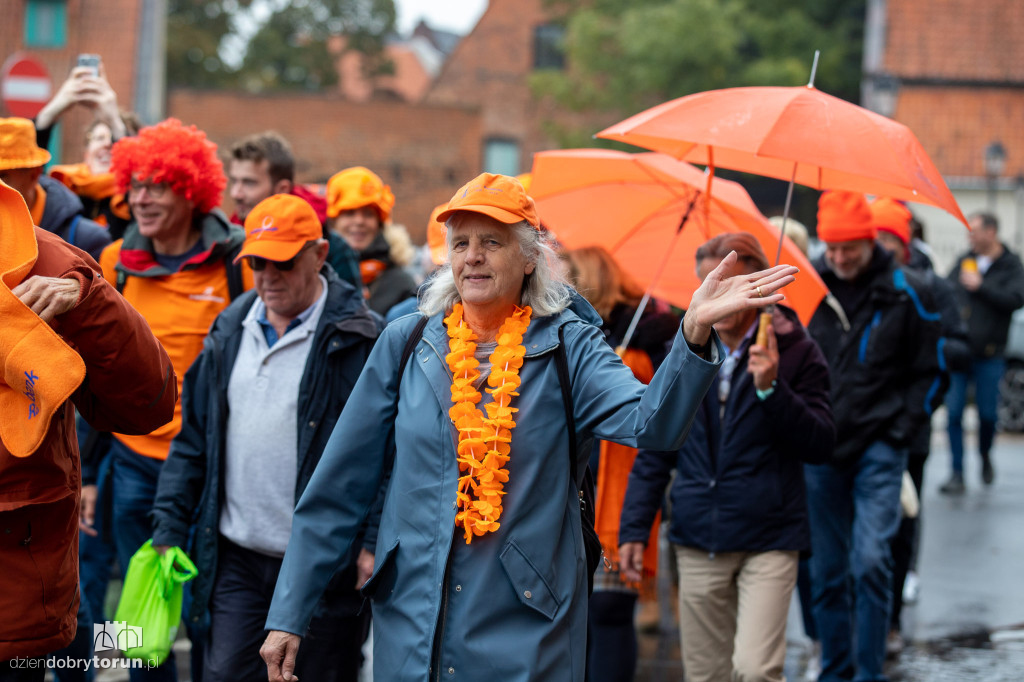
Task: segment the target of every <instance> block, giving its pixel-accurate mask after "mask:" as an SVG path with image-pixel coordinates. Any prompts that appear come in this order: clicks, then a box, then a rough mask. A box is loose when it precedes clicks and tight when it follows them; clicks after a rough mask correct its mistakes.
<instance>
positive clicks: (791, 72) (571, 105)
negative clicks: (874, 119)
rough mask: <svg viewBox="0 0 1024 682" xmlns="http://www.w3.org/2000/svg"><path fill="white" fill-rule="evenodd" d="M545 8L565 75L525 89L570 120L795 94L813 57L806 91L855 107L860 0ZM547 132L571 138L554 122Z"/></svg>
mask: <svg viewBox="0 0 1024 682" xmlns="http://www.w3.org/2000/svg"><path fill="white" fill-rule="evenodd" d="M548 8H549V11H550V12H551V13H552V14H553V15H554V16H556V17H560V18H561V19H560V21H561V22H562V23H563V25H564V26H565V34H564V36H565V37H564V42H563V47H564V50H565V53H566V62H567V68H566V69H565V70H561V71H537V72H535V73H534V74H533V75H532V76H531V86H532V87H533V90H534V92H535V93H536V94H537V95H538V96H540V97H545V98H552V99H553V100H554V101H555V102H556V103H557V104H558V105H559V106H560V107H564V108H568V109H570V110H572V111H591V112H608V114H609V115H610V116H611V115H616V116H619V117H625V116H627V115H629V114H633V113H636V112H638V111H641V110H643V109H645V108H648V107H651V106H654V105H655V104H658V103H660V102H664V101H666V100H669V99H673V98H675V97H681V96H683V95H688V94H691V93H694V92H701V91H704V90H712V89H716V88H725V87H735V86H745V85H800V84H803V83H806V82H807V79H808V76H809V74H810V67H811V62H812V58H813V55H814V51H815V50H816V49H820V50H821V51H822V56H821V61H820V63H819V66H818V73H817V78H816V81H815V84H816V85H817V86H818V87H819V88H821V89H822V90H825V91H827V92H829V93H831V94H834V95H837V96H839V97H843V98H845V99H849V100H851V101H858V99H859V89H860V65H861V52H862V43H863V23H864V11H865V0H833V2H820V1H819V0H548ZM611 117H612V118H613V119H614V116H611ZM549 131H553V132H555V133H556V134H559V135H560V136H561V140H562V141H563V142H564V141H570V140H571V141H574V142H575V141H578V140H579V139H580V137H579V131H575V130H572V129H567V128H564V127H563V128H559V127H558V125H557V124H556V123H551V124H549ZM592 132H593V131H592V130H590V131H588V134H589V133H592Z"/></svg>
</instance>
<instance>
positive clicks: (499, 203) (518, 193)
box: [437, 173, 540, 229]
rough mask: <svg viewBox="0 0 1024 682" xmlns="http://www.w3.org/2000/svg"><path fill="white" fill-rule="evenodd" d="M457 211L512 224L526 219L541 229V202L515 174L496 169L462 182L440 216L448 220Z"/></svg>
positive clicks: (443, 221) (441, 219)
mask: <svg viewBox="0 0 1024 682" xmlns="http://www.w3.org/2000/svg"><path fill="white" fill-rule="evenodd" d="M456 211H472V212H473V213H482V214H484V215H485V216H489V217H491V218H494V219H495V220H497V221H498V222H500V223H506V224H508V225H511V224H513V223H518V222H522V221H524V220H525V221H526V222H528V223H530V224H531V225H533V226H534V227H536V228H537V229H540V218H538V217H537V205H536V204H535V203H534V202H533V199H531V198H530V195H528V194H527V193H526V190H525V189H523V185H522V184H521V183H520V182H519V181H518V180H516V179H515V178H512V177H509V176H507V175H495V174H494V173H481V174H480V175H478V176H476V177H475V178H474V179H472V180H470V181H469V182H468V183H466V184H465V185H463V186H462V188H461V189H460V190H459V191H458V192H456V193H455V196H453V197H452V200H451V201H449V202H448V206H447V207H446V208H445V210H443V211H441V212H440V213H439V214H438V215H437V220H438V221H439V222H442V223H446V222H448V218H450V217H451V216H452V214H453V213H455V212H456Z"/></svg>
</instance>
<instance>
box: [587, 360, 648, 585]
mask: <svg viewBox="0 0 1024 682" xmlns="http://www.w3.org/2000/svg"><path fill="white" fill-rule="evenodd" d="M622 361H623V362H624V363H625V365H626V366H627V367H629V368H630V369H631V370H633V376H635V377H636V378H637V379H639V380H640V381H642V382H644V383H645V384H649V383H650V382H651V379H653V378H654V365H652V364H651V358H650V357H649V356H648V355H647V353H645V352H644V351H642V350H636V349H635V348H627V349H626V351H625V352H624V353H623V355H622ZM636 453H637V449H636V448H631V447H628V446H625V445H619V444H618V443H609V442H608V441H601V459H600V463H599V464H598V472H597V501H596V503H595V504H596V509H595V511H594V517H595V518H594V527H595V529H596V530H597V535H598V537H599V538H601V547H602V549H604V554H605V556H606V557H607V558H608V561H610V562H611V564H612V567H613V568H614V569H616V570H618V568H619V519H620V517H621V516H622V503H623V502H624V501H625V499H626V486H627V484H628V483H629V472H630V470H631V469H632V468H633V460H635V459H636ZM660 521H661V513H660V512H659V514H658V516H657V517H655V519H654V524H653V526H652V527H651V536H650V538H648V541H647V549H646V550H645V551H644V578H648V577H654V572H655V569H656V568H657V566H658V526H659V525H660Z"/></svg>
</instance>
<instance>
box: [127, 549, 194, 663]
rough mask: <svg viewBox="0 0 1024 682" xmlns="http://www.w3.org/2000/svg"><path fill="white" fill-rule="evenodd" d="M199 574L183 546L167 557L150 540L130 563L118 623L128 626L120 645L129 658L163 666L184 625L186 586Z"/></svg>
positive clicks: (169, 551)
mask: <svg viewBox="0 0 1024 682" xmlns="http://www.w3.org/2000/svg"><path fill="white" fill-rule="evenodd" d="M198 573H199V571H198V570H196V565H195V564H193V563H192V560H191V559H189V558H188V554H186V553H185V551H184V550H182V549H181V548H179V547H171V548H170V549H168V550H167V551H166V552H164V554H163V556H160V554H159V553H157V551H156V550H155V549H153V541H152V540H147V541H146V544H144V545H143V546H142V547H140V548H139V551H137V552H136V553H135V555H134V556H133V557H132V560H131V561H130V562H129V563H128V573H127V575H126V576H125V579H124V588H123V589H122V591H121V601H120V603H119V604H118V605H117V614H116V615H115V616H114V620H116V621H118V624H119V625H120V624H121V623H123V624H124V628H123V629H122V632H123V633H124V638H123V639H122V637H121V636H118V641H117V646H118V648H119V649H121V650H122V651H123V652H124V654H125V656H127V657H128V658H141V659H143V660H145V661H148V662H149V664H150V665H152V666H158V665H162V664H163V663H164V661H166V660H167V656H168V654H170V652H171V645H172V644H173V643H174V638H175V637H176V636H177V634H178V624H179V623H180V622H181V598H182V592H183V589H184V588H183V587H182V584H183V583H186V582H188V581H189V580H192V578H195V577H196V575H197V574H198Z"/></svg>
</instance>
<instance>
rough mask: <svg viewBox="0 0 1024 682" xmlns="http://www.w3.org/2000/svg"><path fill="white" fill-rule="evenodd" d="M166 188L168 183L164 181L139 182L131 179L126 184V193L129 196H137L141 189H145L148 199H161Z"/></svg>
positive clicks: (168, 187)
mask: <svg viewBox="0 0 1024 682" xmlns="http://www.w3.org/2000/svg"><path fill="white" fill-rule="evenodd" d="M168 189H170V185H168V184H167V183H166V182H139V181H138V180H132V181H131V183H130V184H129V185H128V194H129V196H131V195H134V196H138V195H139V194H140V193H141V192H142V190H146V192H147V193H148V194H149V198H150V199H162V198H163V196H164V195H165V194H167V190H168Z"/></svg>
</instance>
